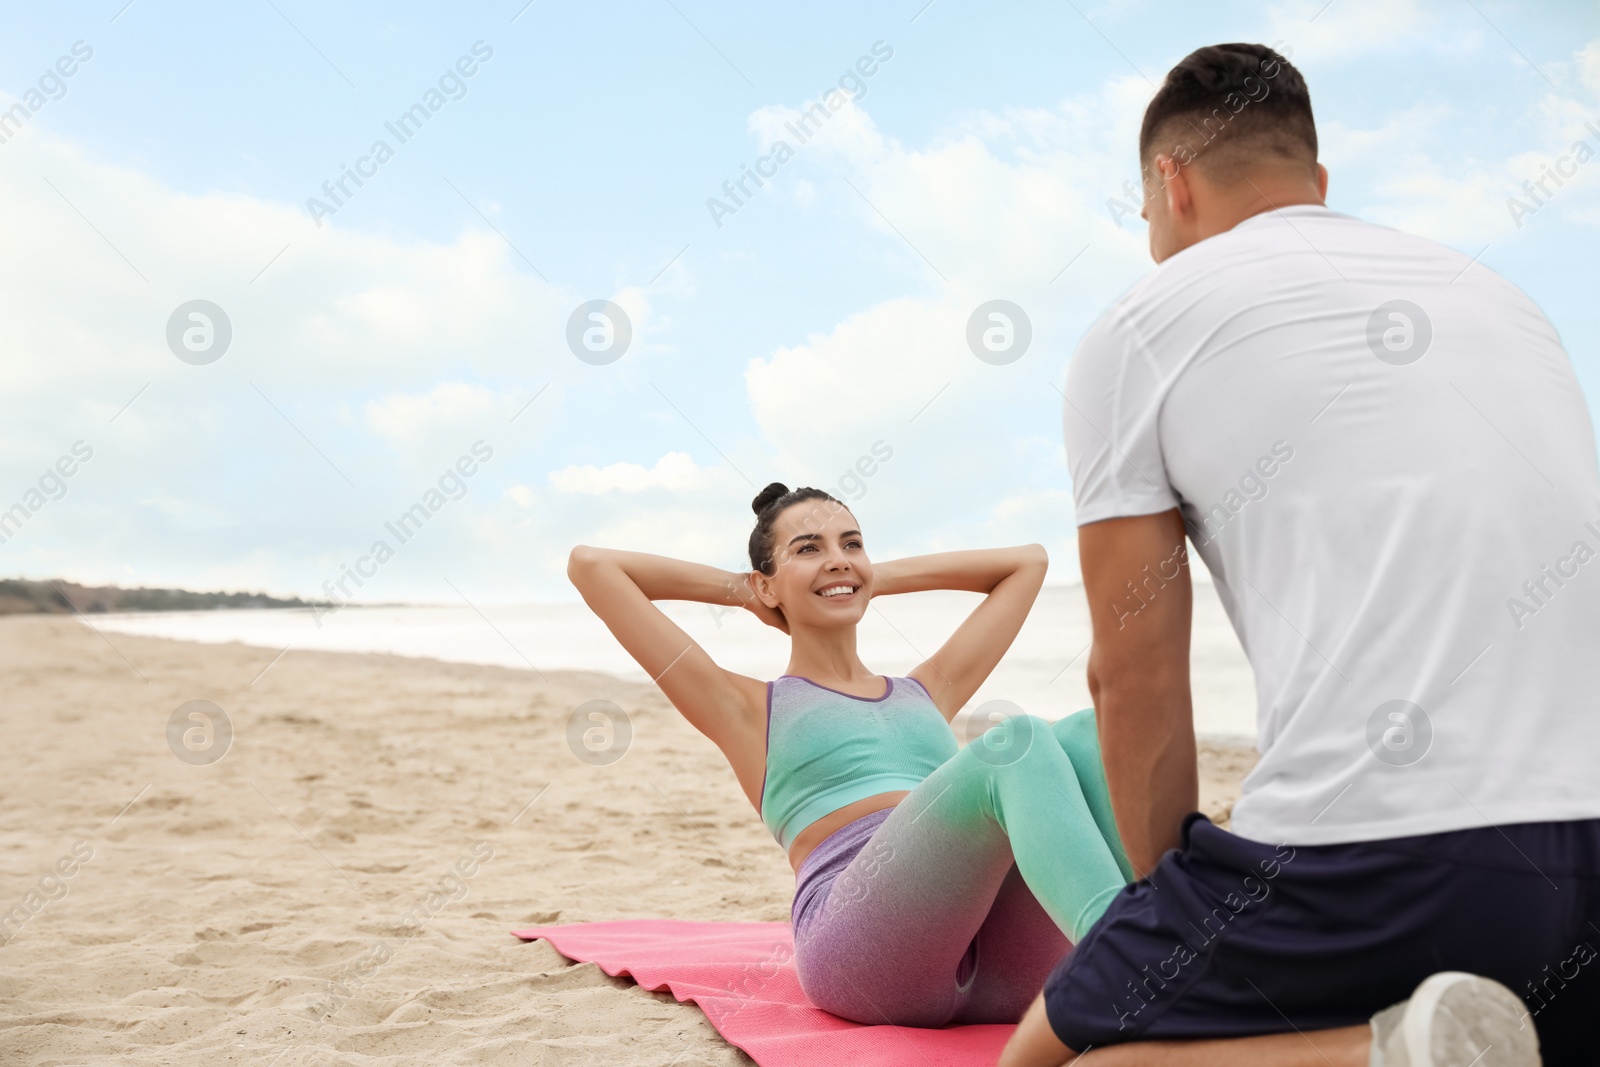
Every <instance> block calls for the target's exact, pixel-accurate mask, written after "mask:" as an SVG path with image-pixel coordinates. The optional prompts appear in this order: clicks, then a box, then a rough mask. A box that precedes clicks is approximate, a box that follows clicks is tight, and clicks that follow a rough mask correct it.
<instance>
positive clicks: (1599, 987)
mask: <svg viewBox="0 0 1600 1067" xmlns="http://www.w3.org/2000/svg"><path fill="white" fill-rule="evenodd" d="M1437 971H1469V972H1471V973H1473V974H1481V975H1484V976H1486V977H1489V978H1493V979H1495V980H1497V981H1499V982H1502V983H1504V984H1505V985H1506V986H1508V987H1509V988H1511V989H1512V990H1513V991H1515V992H1516V993H1517V994H1519V995H1520V996H1521V997H1522V998H1523V1000H1524V1002H1525V1003H1526V1005H1527V1009H1528V1014H1529V1016H1530V1017H1531V1018H1532V1020H1533V1023H1534V1025H1535V1026H1536V1027H1537V1029H1538V1031H1539V1041H1540V1047H1541V1049H1542V1050H1543V1055H1544V1062H1545V1064H1546V1065H1547V1067H1565V1065H1568V1064H1583V1065H1584V1067H1593V1065H1594V1064H1595V1063H1597V1062H1600V819H1591V820H1583V821H1576V822H1547V823H1523V824H1519V825H1513V826H1502V827H1484V828H1482V829H1471V830H1457V831H1452V832H1449V833H1441V834H1427V835H1424V836H1420V837H1405V838H1396V839H1393V840H1387V841H1368V842H1362V843H1359V844H1342V845H1314V846H1312V845H1297V846H1291V845H1276V846H1275V845H1267V844H1262V843H1260V842H1256V841H1250V840H1247V839H1245V838H1242V837H1237V836H1235V835H1233V834H1230V833H1228V832H1227V831H1226V830H1221V829H1219V828H1217V827H1216V826H1214V825H1212V823H1211V821H1210V820H1208V819H1207V818H1206V817H1205V816H1203V815H1201V814H1199V813H1198V812H1196V813H1194V814H1192V815H1190V816H1189V817H1188V818H1187V819H1186V820H1184V824H1183V844H1182V846H1181V847H1180V848H1177V849H1173V850H1172V851H1170V852H1168V853H1167V854H1166V855H1165V856H1163V857H1162V859H1161V862H1160V863H1159V864H1157V865H1156V869H1155V870H1154V871H1152V872H1151V874H1150V877H1149V878H1147V879H1144V880H1142V881H1139V882H1136V883H1134V884H1133V885H1130V886H1128V887H1127V888H1126V889H1124V890H1123V891H1122V893H1121V894H1120V895H1118V896H1117V897H1116V898H1115V899H1114V900H1113V901H1112V903H1111V907H1110V908H1109V909H1108V910H1107V911H1106V913H1105V915H1103V916H1102V917H1101V919H1100V921H1099V922H1097V923H1096V924H1095V925H1094V927H1093V928H1092V929H1091V930H1090V931H1089V932H1088V933H1087V934H1086V935H1084V938H1083V940H1082V941H1081V942H1080V943H1079V944H1078V945H1077V947H1076V948H1075V949H1074V950H1073V951H1072V952H1070V953H1069V954H1068V955H1067V956H1066V957H1065V958H1064V959H1063V960H1062V961H1061V962H1060V963H1059V964H1057V965H1056V968H1055V970H1054V971H1053V972H1052V973H1051V975H1050V977H1049V979H1048V980H1047V981H1046V982H1045V986H1044V999H1045V1010H1046V1015H1047V1016H1048V1018H1049V1020H1050V1025H1051V1027H1052V1028H1053V1029H1054V1030H1055V1032H1056V1035H1057V1036H1058V1037H1059V1038H1060V1039H1061V1040H1062V1041H1063V1042H1065V1043H1066V1045H1067V1047H1068V1048H1071V1049H1073V1050H1074V1051H1076V1052H1080V1053H1081V1052H1085V1051H1087V1050H1088V1049H1089V1048H1090V1047H1091V1046H1093V1047H1099V1046H1103V1045H1112V1044H1118V1043H1122V1042H1127V1041H1136V1040H1168V1039H1178V1038H1218V1037H1243V1036H1247V1035H1254V1034H1272V1033H1283V1032H1286V1031H1290V1030H1301V1031H1310V1030H1325V1029H1331V1028H1333V1027H1339V1026H1352V1025H1355V1024H1358V1023H1364V1022H1366V1021H1367V1020H1368V1019H1369V1018H1371V1016H1372V1015H1373V1013H1375V1012H1378V1011H1381V1010H1382V1009H1384V1008H1386V1007H1388V1006H1389V1005H1391V1004H1394V1003H1396V1002H1398V1001H1401V1000H1405V999H1406V998H1407V997H1409V996H1410V995H1411V992H1412V990H1413V989H1415V988H1416V986H1417V984H1418V983H1419V982H1421V981H1422V980H1423V979H1424V978H1426V977H1428V976H1429V975H1430V974H1433V973H1435V972H1437Z"/></svg>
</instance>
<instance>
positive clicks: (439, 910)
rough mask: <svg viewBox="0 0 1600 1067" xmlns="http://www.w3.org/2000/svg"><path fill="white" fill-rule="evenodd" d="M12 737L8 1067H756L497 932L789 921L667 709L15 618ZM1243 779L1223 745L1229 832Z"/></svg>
mask: <svg viewBox="0 0 1600 1067" xmlns="http://www.w3.org/2000/svg"><path fill="white" fill-rule="evenodd" d="M535 659H537V656H536V655H535ZM191 700H207V701H211V702H214V703H215V704H216V705H217V706H218V707H220V708H221V709H223V711H224V712H225V713H226V715H227V718H228V721H229V722H230V723H231V725H232V729H233V739H232V743H231V747H230V748H229V750H228V751H227V753H226V755H225V756H224V757H223V758H221V759H220V760H218V761H216V762H214V763H210V764H191V763H189V762H185V761H184V760H181V759H179V758H178V757H177V756H176V755H175V754H174V752H173V751H172V749H170V748H169V746H168V741H167V730H168V720H169V717H170V716H171V715H172V714H173V712H174V710H175V709H177V708H178V707H179V706H180V705H182V704H184V703H186V702H188V701H191ZM590 700H609V701H612V702H614V703H615V704H616V705H617V706H618V707H620V708H621V709H622V710H623V711H624V712H625V713H626V715H627V717H628V721H629V724H630V726H631V730H632V739H631V743H630V745H629V747H628V750H627V751H626V754H625V755H623V756H622V758H620V759H618V760H617V761H616V762H614V763H611V764H609V765H596V764H593V763H590V762H585V761H584V760H582V759H580V758H578V757H577V756H576V755H575V754H574V752H573V751H572V749H571V748H570V747H569V744H568V740H567V720H568V717H569V714H570V713H571V712H572V710H573V709H574V708H576V707H578V706H579V705H580V704H583V703H584V702H586V701H590ZM0 722H3V724H4V737H5V739H6V742H7V746H8V748H9V752H8V753H7V755H8V756H9V760H8V767H7V771H6V774H5V776H4V780H3V784H0V857H3V861H0V911H3V912H6V913H9V916H10V923H9V926H8V927H6V929H5V930H4V931H0V941H4V940H5V939H6V938H7V937H9V938H10V940H9V942H8V943H6V944H5V945H4V947H3V948H0V961H3V962H0V1008H3V1016H0V1063H5V1064H62V1065H67V1064H72V1065H79V1064H84V1065H87V1064H113V1063H115V1064H131V1065H145V1064H151V1065H153V1064H163V1065H189V1064H193V1065H206V1067H213V1065H217V1064H229V1063H238V1064H261V1065H276V1067H300V1065H308V1067H309V1065H313V1064H315V1065H319V1067H320V1065H326V1064H351V1065H355V1064H360V1065H366V1067H370V1065H374V1064H385V1065H388V1064H418V1065H421V1064H457V1063H459V1064H489V1065H494V1064H519V1065H534V1064H582V1063H595V1064H601V1063H604V1064H639V1065H644V1064H658V1065H659V1064H667V1063H671V1062H674V1061H676V1062H679V1063H685V1064H688V1063H693V1064H748V1063H750V1062H752V1061H751V1060H750V1059H749V1058H748V1057H747V1056H745V1055H744V1054H743V1053H742V1052H740V1051H738V1050H737V1049H734V1048H732V1047H731V1046H729V1045H728V1044H727V1043H725V1042H724V1041H723V1040H722V1039H721V1038H720V1037H719V1036H718V1035H717V1033H716V1032H715V1031H714V1030H713V1029H712V1028H711V1026H710V1025H709V1024H708V1023H707V1022H706V1020H705V1018H704V1016H702V1015H701V1014H700V1012H699V1010H698V1009H696V1008H695V1007H694V1006H693V1005H692V1004H679V1003H677V1002H676V1001H675V1000H674V999H673V998H672V996H671V995H670V994H668V993H665V992H663V993H650V992H645V991H643V990H640V989H639V988H638V987H637V986H636V985H634V984H633V983H632V982H631V981H629V980H626V979H615V978H610V977H608V976H606V975H605V974H604V973H603V972H602V971H600V970H599V968H597V967H595V966H593V965H589V964H584V965H573V964H571V963H570V962H569V961H567V960H566V959H565V958H564V957H562V956H560V955H559V954H558V953H556V952H555V951H554V950H553V949H551V948H550V947H549V945H548V944H546V943H544V942H534V943H531V944H522V943H520V942H518V941H517V940H516V939H514V938H512V937H511V936H510V934H509V932H508V931H509V930H510V929H511V928H512V927H515V926H522V925H529V924H534V923H556V922H563V923H565V922H584V921H593V920H603V919H620V918H635V917H667V918H679V919H699V920H730V921H733V920H738V921H783V920H786V919H787V918H788V914H789V898H790V893H791V891H792V889H793V875H792V873H791V872H790V870H789V866H788V864H787V863H786V862H785V860H784V857H783V855H782V853H781V852H780V851H779V849H778V846H777V845H776V844H775V843H774V842H773V841H772V839H771V837H770V836H769V835H768V834H767V831H766V829H765V828H764V827H763V826H762V824H761V822H760V820H759V818H758V817H757V815H756V813H755V812H754V811H753V810H752V809H751V807H750V805H749V802H748V801H747V800H745V798H744V796H743V795H742V794H741V793H740V791H739V789H738V787H737V784H736V783H735V780H734V777H733V774H732V772H731V771H729V770H728V769H727V767H726V765H725V764H724V763H723V761H722V758H721V756H720V754H719V753H718V752H717V750H716V748H715V747H714V746H713V745H712V744H711V743H710V742H709V741H707V740H705V739H704V738H703V737H701V736H700V735H699V734H698V733H696V732H695V731H694V730H693V729H692V728H691V727H690V726H688V724H687V723H685V722H684V721H683V720H682V719H681V718H680V717H679V716H678V715H677V713H676V712H675V711H674V710H673V709H672V708H671V706H670V705H668V704H667V703H666V701H665V699H664V698H662V697H661V696H660V695H659V693H658V692H657V691H656V690H655V689H654V688H653V687H649V686H646V685H641V684H636V683H632V682H626V681H621V680H618V679H615V678H611V677H608V676H605V675H600V674H589V673H582V672H546V673H545V674H544V675H542V676H541V675H539V674H536V673H534V672H531V671H524V670H511V669H507V668H499V667H482V666H472V665H463V664H452V663H442V662H437V661H433V660H423V659H409V658H401V657H395V656H384V655H357V654H346V653H313V652H301V651H295V650H291V651H289V652H287V653H285V654H283V655H282V656H281V658H280V657H279V653H278V652H277V650H274V649H262V648H252V647H246V646H243V645H236V644H229V645H199V644H191V643H186V642H180V641H169V640H162V639H156V638H147V637H135V636H129V635H125V634H99V633H97V632H95V631H93V630H91V629H89V628H87V627H85V626H83V625H82V624H80V623H79V622H77V621H76V620H73V619H63V618H53V617H41V616H26V617H11V618H4V619H0ZM216 743H217V742H216V740H215V738H214V739H213V746H214V747H213V748H212V749H211V752H212V753H214V752H215V751H217V748H216V747H215V745H216ZM180 748H181V746H180ZM184 751H188V750H184ZM203 755H205V753H204V752H201V753H199V754H198V755H191V757H190V758H191V759H196V758H200V756H203ZM1253 761H1254V753H1253V752H1251V751H1249V750H1248V749H1242V748H1237V747H1232V746H1227V745H1221V744H1215V743H1206V744H1203V746H1202V756H1201V771H1202V806H1203V807H1204V808H1205V810H1206V811H1207V812H1208V813H1209V814H1212V815H1213V817H1216V818H1221V817H1223V816H1224V815H1225V814H1226V812H1227V811H1228V810H1229V809H1230V808H1231V805H1232V801H1233V798H1234V797H1235V796H1236V795H1237V790H1238V782H1239V780H1240V778H1241V777H1242V776H1243V774H1244V773H1245V771H1247V770H1248V768H1249V767H1250V765H1251V764H1252V763H1253ZM67 871H70V874H65V873H63V872H67ZM17 909H20V911H19V910H17ZM341 976H342V977H343V979H344V981H345V989H344V992H343V994H342V995H340V996H338V997H337V998H336V999H333V1000H330V999H329V995H330V994H329V984H330V982H333V981H335V980H338V979H340V978H341ZM319 1003H320V1004H321V1005H322V1009H323V1010H328V1009H330V1008H331V1009H334V1010H333V1011H332V1014H331V1016H329V1017H328V1018H327V1019H326V1021H325V1022H323V1023H322V1024H321V1025H320V1026H319V1025H318V1024H317V1019H316V1012H315V1010H314V1005H317V1004H319Z"/></svg>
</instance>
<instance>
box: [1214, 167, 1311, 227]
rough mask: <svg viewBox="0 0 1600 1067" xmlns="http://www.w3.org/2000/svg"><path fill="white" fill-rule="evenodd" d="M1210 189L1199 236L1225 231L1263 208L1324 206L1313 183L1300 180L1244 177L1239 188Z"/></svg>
mask: <svg viewBox="0 0 1600 1067" xmlns="http://www.w3.org/2000/svg"><path fill="white" fill-rule="evenodd" d="M1213 192H1214V194H1216V199H1214V200H1213V202H1212V204H1211V205H1210V208H1209V210H1207V211H1206V213H1205V215H1204V216H1203V217H1202V218H1201V220H1200V230H1201V234H1200V240H1205V238H1207V237H1215V236H1216V235H1217V234H1219V233H1226V232H1227V231H1229V230H1231V229H1233V228H1234V227H1235V226H1237V225H1239V223H1241V222H1243V221H1245V220H1246V219H1249V218H1254V217H1255V216H1257V215H1260V214H1262V213H1264V212H1267V211H1277V210H1278V209H1279V208H1285V207H1296V206H1299V205H1301V204H1313V205H1315V206H1317V207H1327V204H1326V203H1325V202H1324V201H1323V199H1322V194H1321V193H1320V192H1318V191H1317V187H1316V185H1315V184H1314V183H1310V182H1306V181H1304V180H1297V181H1278V182H1274V181H1269V180H1266V179H1264V178H1259V177H1258V178H1254V179H1248V178H1247V179H1245V184H1244V185H1243V191H1242V192H1231V191H1230V193H1222V192H1221V191H1220V190H1213Z"/></svg>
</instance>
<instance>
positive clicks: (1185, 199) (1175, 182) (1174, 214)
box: [1155, 154, 1194, 222]
mask: <svg viewBox="0 0 1600 1067" xmlns="http://www.w3.org/2000/svg"><path fill="white" fill-rule="evenodd" d="M1155 164H1156V172H1157V173H1159V174H1160V175H1161V191H1162V195H1164V196H1165V197H1166V198H1167V216H1168V217H1169V218H1171V219H1172V220H1173V221H1175V222H1176V221H1178V220H1180V219H1186V218H1187V217H1188V216H1189V214H1191V213H1192V211H1193V206H1194V190H1193V189H1191V188H1190V187H1189V174H1188V172H1186V171H1185V170H1184V168H1183V167H1181V166H1179V165H1178V161H1177V160H1176V159H1174V158H1172V157H1171V156H1169V155H1164V154H1163V155H1158V156H1156V158H1155Z"/></svg>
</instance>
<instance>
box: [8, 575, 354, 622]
mask: <svg viewBox="0 0 1600 1067" xmlns="http://www.w3.org/2000/svg"><path fill="white" fill-rule="evenodd" d="M328 604H329V602H328V601H324V600H301V599H300V598H299V597H288V598H285V597H275V596H268V595H267V594H266V593H211V592H198V593H197V592H193V591H191V590H188V589H156V588H147V587H144V586H136V587H133V588H123V587H122V586H118V585H104V586H85V585H79V584H78V583H77V582H68V581H64V580H62V579H60V578H46V579H43V580H40V581H34V580H31V579H27V578H3V579H0V615H71V614H80V615H90V614H93V615H106V614H112V613H117V614H121V613H125V612H135V611H207V610H219V609H227V608H313V607H326V606H328Z"/></svg>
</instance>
